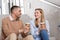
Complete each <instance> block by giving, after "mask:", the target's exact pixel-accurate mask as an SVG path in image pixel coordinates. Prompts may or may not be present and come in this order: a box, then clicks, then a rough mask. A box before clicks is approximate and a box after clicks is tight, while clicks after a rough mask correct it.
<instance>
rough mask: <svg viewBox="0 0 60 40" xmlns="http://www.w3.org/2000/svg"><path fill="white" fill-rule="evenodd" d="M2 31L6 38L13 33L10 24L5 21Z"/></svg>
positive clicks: (3, 21)
mask: <svg viewBox="0 0 60 40" xmlns="http://www.w3.org/2000/svg"><path fill="white" fill-rule="evenodd" d="M2 30H3V32H4V34H5V35H6V36H8V35H9V34H10V33H11V29H10V28H9V27H8V24H7V22H6V21H5V20H2Z"/></svg>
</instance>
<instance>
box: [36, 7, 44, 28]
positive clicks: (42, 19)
mask: <svg viewBox="0 0 60 40" xmlns="http://www.w3.org/2000/svg"><path fill="white" fill-rule="evenodd" d="M36 10H38V11H40V13H41V14H42V15H41V20H40V22H41V23H42V22H44V21H45V20H44V14H43V10H42V9H41V8H36V9H35V11H36ZM35 26H36V27H38V26H39V25H38V19H35Z"/></svg>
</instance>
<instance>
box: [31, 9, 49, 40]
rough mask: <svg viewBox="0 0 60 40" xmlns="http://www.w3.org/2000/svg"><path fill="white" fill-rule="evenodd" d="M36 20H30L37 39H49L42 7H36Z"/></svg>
mask: <svg viewBox="0 0 60 40" xmlns="http://www.w3.org/2000/svg"><path fill="white" fill-rule="evenodd" d="M34 16H35V20H33V21H31V22H30V30H31V34H32V35H33V37H34V39H35V40H49V37H48V33H47V29H46V25H45V20H44V15H43V10H42V9H41V8H37V9H35V13H34Z"/></svg>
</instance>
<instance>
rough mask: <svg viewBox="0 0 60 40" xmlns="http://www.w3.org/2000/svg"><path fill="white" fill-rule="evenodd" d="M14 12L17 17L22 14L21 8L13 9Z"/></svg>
mask: <svg viewBox="0 0 60 40" xmlns="http://www.w3.org/2000/svg"><path fill="white" fill-rule="evenodd" d="M13 13H14V15H15V16H16V17H20V16H21V8H15V9H14V10H13Z"/></svg>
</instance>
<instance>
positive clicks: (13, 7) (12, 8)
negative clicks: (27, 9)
mask: <svg viewBox="0 0 60 40" xmlns="http://www.w3.org/2000/svg"><path fill="white" fill-rule="evenodd" d="M15 8H20V6H16V5H15V6H12V7H11V9H10V12H11V13H12V11H13V10H14V9H15Z"/></svg>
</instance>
